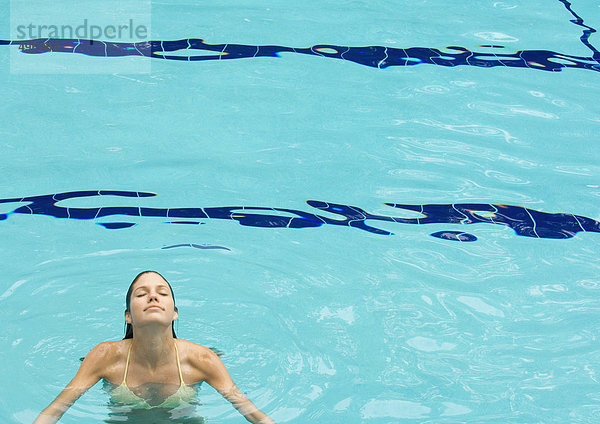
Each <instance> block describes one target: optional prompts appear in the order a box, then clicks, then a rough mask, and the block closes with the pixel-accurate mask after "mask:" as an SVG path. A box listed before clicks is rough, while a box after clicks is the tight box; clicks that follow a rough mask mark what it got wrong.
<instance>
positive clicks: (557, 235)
mask: <svg viewBox="0 0 600 424" xmlns="http://www.w3.org/2000/svg"><path fill="white" fill-rule="evenodd" d="M102 196H119V197H135V198H145V197H153V196H156V194H155V193H149V192H137V191H112V190H99V191H92V190H89V191H71V192H65V193H56V194H47V195H42V196H30V197H22V198H10V199H0V203H23V202H26V203H27V204H26V205H23V206H19V207H17V208H16V209H14V210H13V211H12V212H10V213H8V214H2V215H0V220H5V219H7V218H8V217H9V216H10V215H11V214H25V215H47V216H53V217H55V218H65V219H88V220H92V219H98V218H103V217H106V216H114V215H125V216H131V217H139V218H152V217H155V218H156V217H158V218H191V219H194V220H196V219H226V220H232V221H237V222H238V223H239V224H241V225H244V226H248V227H263V228H316V227H320V226H322V225H337V226H344V227H352V228H358V229H360V230H364V231H368V232H370V233H373V234H380V235H392V234H393V233H391V232H389V231H387V230H384V229H380V228H377V227H375V226H373V225H369V224H367V221H369V222H370V223H373V222H376V221H382V222H393V223H399V224H417V225H425V224H459V225H468V224H476V223H487V224H496V225H504V226H508V227H510V228H512V229H513V230H514V231H515V233H516V234H517V235H519V236H524V237H532V238H545V239H567V238H571V237H573V236H574V235H575V234H577V233H578V232H580V231H584V232H594V233H598V232H600V221H596V220H595V219H592V218H588V217H585V216H581V215H574V214H570V213H548V212H541V211H537V210H535V209H530V208H526V207H523V206H514V205H501V204H488V203H453V204H425V205H410V204H400V203H384V204H385V205H387V206H389V207H391V208H394V209H401V210H402V211H404V212H405V213H406V211H408V213H410V214H412V215H414V216H415V217H413V218H406V217H401V216H398V217H394V216H386V215H377V214H371V213H369V212H367V211H365V210H364V209H361V208H359V207H358V206H350V205H343V204H337V203H330V202H323V201H317V200H308V201H307V202H306V203H307V204H308V205H309V206H311V207H313V208H315V209H319V210H320V211H324V212H328V213H331V214H334V215H337V217H336V218H331V217H328V216H323V215H317V214H314V213H310V212H305V211H301V210H295V209H286V208H272V207H256V206H221V207H204V208H202V207H196V208H147V207H141V206H140V207H138V206H101V207H93V208H79V207H64V206H60V205H57V203H59V202H61V201H65V200H68V199H74V198H81V197H102ZM175 222H177V223H182V222H185V221H175ZM192 222H194V223H197V221H192ZM169 223H173V222H169ZM106 224H108V225H104V226H105V227H106V228H109V229H117V228H126V227H129V226H130V225H129V224H131V225H133V223H123V222H118V223H114V222H113V223H106ZM115 224H118V225H115ZM124 224H127V225H124ZM432 235H433V236H434V237H438V238H442V239H445V240H453V241H475V240H477V238H476V237H475V236H474V235H472V234H469V233H465V232H463V231H460V232H457V231H450V230H448V231H440V232H437V233H434V234H432ZM179 246H180V245H175V246H170V247H179ZM186 246H189V247H196V248H199V249H204V248H224V247H223V246H210V247H209V246H202V245H193V244H190V245H186ZM167 248H169V247H167ZM224 249H227V248H224Z"/></svg>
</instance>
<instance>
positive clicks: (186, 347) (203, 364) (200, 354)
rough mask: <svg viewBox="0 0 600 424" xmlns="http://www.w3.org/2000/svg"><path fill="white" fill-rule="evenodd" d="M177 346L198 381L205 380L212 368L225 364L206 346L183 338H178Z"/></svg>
mask: <svg viewBox="0 0 600 424" xmlns="http://www.w3.org/2000/svg"><path fill="white" fill-rule="evenodd" d="M177 346H178V348H179V350H180V353H181V354H182V357H184V358H185V362H186V365H188V366H189V370H190V372H191V373H192V374H193V375H194V377H195V380H196V381H202V380H205V379H206V376H207V374H209V373H210V372H211V370H212V369H214V368H215V367H219V366H222V365H223V362H221V359H219V356H218V355H217V354H216V353H215V352H214V351H213V350H212V349H210V348H208V347H206V346H202V345H199V344H196V343H193V342H190V341H187V340H183V339H177Z"/></svg>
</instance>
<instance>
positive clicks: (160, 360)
mask: <svg viewBox="0 0 600 424" xmlns="http://www.w3.org/2000/svg"><path fill="white" fill-rule="evenodd" d="M174 344H175V339H174V338H173V332H172V330H171V326H168V327H167V328H166V329H165V330H164V331H156V328H136V329H135V331H134V336H133V339H132V341H131V350H132V351H133V353H132V354H133V355H135V361H136V362H137V363H138V364H140V365H142V366H144V367H148V368H150V369H155V368H158V367H159V366H161V365H163V364H165V363H169V362H171V359H172V356H171V355H174V354H175V346H174Z"/></svg>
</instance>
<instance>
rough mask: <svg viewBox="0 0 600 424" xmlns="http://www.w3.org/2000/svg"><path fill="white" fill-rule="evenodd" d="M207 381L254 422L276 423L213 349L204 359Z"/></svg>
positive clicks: (256, 423) (254, 423) (262, 423)
mask: <svg viewBox="0 0 600 424" xmlns="http://www.w3.org/2000/svg"><path fill="white" fill-rule="evenodd" d="M203 362H204V363H203V365H204V366H203V368H204V369H203V372H204V374H205V381H206V382H207V383H208V384H210V385H211V386H212V387H213V388H214V389H215V390H216V391H218V392H219V393H220V394H221V395H222V396H223V397H224V398H225V399H227V400H228V401H229V402H231V403H232V405H233V406H234V407H235V409H237V410H238V411H239V412H240V414H242V415H243V416H244V417H245V418H246V419H247V420H248V421H250V422H251V423H253V424H275V421H273V420H272V419H271V418H270V417H269V416H268V415H267V414H265V413H264V412H262V411H260V410H259V409H258V408H257V407H256V406H254V404H253V403H252V402H251V401H250V399H248V398H247V397H246V395H245V394H244V393H242V391H241V390H240V389H238V387H237V386H236V385H235V383H234V382H233V380H232V379H231V377H230V376H229V372H227V369H226V368H225V365H224V364H223V362H222V361H221V359H219V357H218V356H217V355H216V354H215V353H214V352H212V351H208V353H207V355H206V357H205V358H204V361H203Z"/></svg>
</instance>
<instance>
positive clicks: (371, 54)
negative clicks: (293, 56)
mask: <svg viewBox="0 0 600 424" xmlns="http://www.w3.org/2000/svg"><path fill="white" fill-rule="evenodd" d="M2 44H5V45H18V46H19V49H20V50H21V51H22V52H23V53H28V54H41V53H50V52H53V53H71V54H72V53H79V54H85V55H88V56H100V57H120V56H145V57H151V58H155V59H166V60H179V61H186V62H196V61H207V60H227V59H243V58H256V57H279V55H280V54H281V53H285V52H287V53H298V54H306V55H313V56H322V57H326V58H330V59H343V60H347V61H350V62H354V63H358V64H361V65H365V66H370V67H373V68H379V69H383V68H388V67H391V66H413V65H419V64H426V63H427V64H431V65H439V66H446V67H453V66H459V65H466V66H478V67H486V68H489V67H496V66H503V67H509V68H514V67H516V68H530V69H539V70H544V71H554V72H557V71H560V70H561V69H562V68H579V69H588V70H592V71H600V65H599V62H598V61H597V59H595V58H594V57H583V56H573V55H568V54H563V53H559V52H554V51H550V50H521V51H517V52H515V53H503V50H502V49H504V47H503V46H493V45H485V46H480V47H485V48H489V49H492V51H488V52H477V51H471V50H469V49H467V48H465V47H460V46H449V47H446V48H445V51H442V50H440V49H438V48H429V47H408V48H404V49H400V48H393V47H385V46H362V47H351V46H339V45H334V44H318V45H314V46H311V47H306V48H294V47H286V46H268V45H265V46H255V45H244V44H208V43H205V42H204V40H203V39H199V38H186V39H182V40H174V41H144V42H139V43H122V42H107V41H100V40H82V39H62V38H37V39H30V40H17V41H10V40H0V45H2ZM203 52H204V54H203ZM206 52H210V54H206ZM174 53H178V54H174ZM181 53H186V54H185V55H181Z"/></svg>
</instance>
